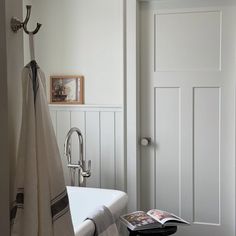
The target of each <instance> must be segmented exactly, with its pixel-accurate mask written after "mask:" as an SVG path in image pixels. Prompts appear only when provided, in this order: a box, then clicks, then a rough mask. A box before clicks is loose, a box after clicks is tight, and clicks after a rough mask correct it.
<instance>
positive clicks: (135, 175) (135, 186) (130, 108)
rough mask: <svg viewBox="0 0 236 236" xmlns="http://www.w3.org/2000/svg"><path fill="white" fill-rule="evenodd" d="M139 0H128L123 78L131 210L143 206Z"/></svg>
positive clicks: (129, 205)
mask: <svg viewBox="0 0 236 236" xmlns="http://www.w3.org/2000/svg"><path fill="white" fill-rule="evenodd" d="M139 2H140V0H126V4H125V9H124V10H125V13H124V22H125V24H124V26H125V27H124V34H125V48H126V53H125V54H126V58H125V63H124V64H125V78H124V123H125V129H124V131H125V143H126V146H125V149H126V150H125V151H126V160H127V163H126V171H127V175H126V177H127V183H126V184H127V185H126V186H127V193H128V196H129V202H128V211H135V210H137V209H139V207H140V147H139V133H140V120H139V117H140V116H139V114H140V107H139V99H140V92H139V71H138V64H139V37H138V28H139V27H138V19H137V18H138V15H139V14H138V8H139Z"/></svg>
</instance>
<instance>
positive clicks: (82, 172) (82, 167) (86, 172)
mask: <svg viewBox="0 0 236 236" xmlns="http://www.w3.org/2000/svg"><path fill="white" fill-rule="evenodd" d="M74 132H75V133H76V134H77V136H78V139H79V160H78V163H72V159H71V138H72V134H73V133H74ZM83 143H84V142H83V135H82V132H81V131H80V129H79V128H77V127H73V128H71V129H70V130H69V132H68V133H67V135H66V139H65V143H64V154H65V156H66V157H67V161H68V165H67V167H68V168H69V169H70V172H71V185H75V170H76V169H78V175H79V186H85V179H84V178H88V177H90V175H91V171H90V170H91V160H89V161H88V169H86V163H85V159H84V151H83V146H84V145H83Z"/></svg>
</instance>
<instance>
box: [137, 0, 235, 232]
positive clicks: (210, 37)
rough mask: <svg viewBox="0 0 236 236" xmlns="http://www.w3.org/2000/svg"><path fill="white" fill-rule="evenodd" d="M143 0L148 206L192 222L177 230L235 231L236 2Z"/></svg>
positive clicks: (144, 190) (144, 199)
mask: <svg viewBox="0 0 236 236" xmlns="http://www.w3.org/2000/svg"><path fill="white" fill-rule="evenodd" d="M140 6H141V7H140V55H141V57H140V65H141V66H140V68H141V69H140V80H141V82H140V83H141V86H140V87H141V137H151V139H152V143H151V145H150V146H146V147H141V161H140V163H141V209H142V210H148V209H150V208H154V207H155V208H159V209H163V210H167V211H170V212H173V213H175V214H177V215H180V216H181V217H183V218H185V219H186V220H188V221H190V222H191V224H192V225H191V226H190V227H182V228H181V227H180V228H179V230H178V233H177V235H181V236H188V235H191V236H199V235H201V236H211V235H212V236H213V235H214V236H224V235H225V236H233V235H235V179H234V177H233V176H234V175H235V170H234V165H235V124H234V122H235V116H234V113H235V107H234V104H235V102H234V97H235V94H234V93H235V91H234V87H235V78H236V71H235V64H236V61H235V47H234V44H235V42H234V39H235V36H236V32H235V29H234V27H233V24H234V22H235V20H236V19H235V18H236V14H235V13H236V8H235V7H233V6H231V7H226V6H222V7H211V8H210V7H205V8H189V9H187V8H184V9H174V8H171V7H170V8H169V9H167V10H166V9H159V8H158V7H157V6H158V4H151V3H147V2H146V3H142V4H140ZM230 176H231V177H230Z"/></svg>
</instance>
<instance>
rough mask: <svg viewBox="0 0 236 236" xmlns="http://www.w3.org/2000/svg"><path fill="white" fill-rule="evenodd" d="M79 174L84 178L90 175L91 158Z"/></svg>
mask: <svg viewBox="0 0 236 236" xmlns="http://www.w3.org/2000/svg"><path fill="white" fill-rule="evenodd" d="M81 175H82V176H83V177H86V178H88V177H90V176H91V160H89V161H88V169H86V170H85V171H84V170H82V172H81Z"/></svg>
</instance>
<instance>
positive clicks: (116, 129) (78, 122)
mask: <svg viewBox="0 0 236 236" xmlns="http://www.w3.org/2000/svg"><path fill="white" fill-rule="evenodd" d="M50 113H51V117H52V121H53V126H54V129H55V131H57V140H58V145H59V149H60V153H61V157H62V161H63V169H64V172H65V178H66V184H68V185H70V176H69V170H68V168H67V159H66V158H65V157H64V141H65V137H66V134H67V133H68V131H69V129H70V128H71V127H78V128H79V129H80V130H81V132H82V134H83V138H84V155H85V159H86V161H88V160H91V161H92V170H91V173H92V175H91V177H89V178H88V179H87V180H86V186H88V187H98V188H99V187H102V188H115V189H119V190H124V189H125V168H124V166H125V162H124V151H123V125H122V124H123V115H122V114H123V113H122V111H121V110H117V109H116V108H114V109H113V108H108V109H102V110H101V109H99V108H97V107H96V108H89V109H79V110H78V109H74V108H70V109H68V108H67V109H65V110H63V109H61V107H58V108H56V107H55V106H54V107H53V109H50ZM77 140H78V139H77V137H76V134H74V135H73V137H72V160H73V162H75V163H77V162H78V159H79V147H78V144H77ZM76 183H78V175H76Z"/></svg>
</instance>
